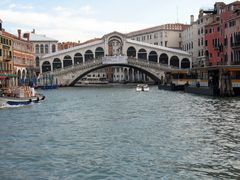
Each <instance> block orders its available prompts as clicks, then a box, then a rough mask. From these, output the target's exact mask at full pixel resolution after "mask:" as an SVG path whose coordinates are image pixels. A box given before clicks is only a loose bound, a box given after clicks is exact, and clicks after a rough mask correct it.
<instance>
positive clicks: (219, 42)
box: [205, 1, 240, 65]
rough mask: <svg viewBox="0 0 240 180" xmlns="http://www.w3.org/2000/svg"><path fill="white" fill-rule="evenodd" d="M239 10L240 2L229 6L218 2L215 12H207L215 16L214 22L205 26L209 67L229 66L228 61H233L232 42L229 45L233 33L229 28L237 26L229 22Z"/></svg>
mask: <svg viewBox="0 0 240 180" xmlns="http://www.w3.org/2000/svg"><path fill="white" fill-rule="evenodd" d="M239 9H240V2H239V1H235V2H233V3H230V4H227V5H226V4H224V3H223V2H218V3H216V4H215V5H214V10H213V11H208V12H207V13H211V16H213V22H212V23H210V24H208V25H206V26H205V45H206V52H205V54H206V56H207V58H208V60H209V65H218V64H229V62H228V60H229V59H231V57H230V54H231V52H230V51H231V46H229V45H230V44H231V42H230V43H229V41H231V35H232V33H233V32H229V30H228V28H229V27H230V28H231V27H233V26H234V25H235V24H234V22H232V23H230V22H229V20H230V19H231V18H232V17H233V15H234V14H235V12H236V11H238V10H239ZM238 27H239V26H238Z"/></svg>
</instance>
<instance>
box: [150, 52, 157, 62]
mask: <svg viewBox="0 0 240 180" xmlns="http://www.w3.org/2000/svg"><path fill="white" fill-rule="evenodd" d="M148 60H149V61H152V62H157V61H158V55H157V53H156V51H151V52H150V53H149V55H148Z"/></svg>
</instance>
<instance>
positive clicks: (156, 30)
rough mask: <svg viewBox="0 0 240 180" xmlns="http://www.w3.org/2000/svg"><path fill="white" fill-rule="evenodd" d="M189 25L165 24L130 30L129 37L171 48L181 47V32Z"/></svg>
mask: <svg viewBox="0 0 240 180" xmlns="http://www.w3.org/2000/svg"><path fill="white" fill-rule="evenodd" d="M188 27H189V25H187V24H180V23H175V24H164V25H160V26H156V27H151V28H147V29H142V30H139V31H134V32H130V33H128V34H127V37H128V38H131V39H133V40H136V41H141V42H146V43H150V44H154V45H159V46H164V47H169V48H175V49H181V48H182V37H181V35H182V34H181V33H182V31H184V30H185V29H186V28H188Z"/></svg>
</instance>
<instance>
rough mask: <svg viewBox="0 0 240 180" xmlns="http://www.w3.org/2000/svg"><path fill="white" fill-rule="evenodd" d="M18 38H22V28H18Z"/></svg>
mask: <svg viewBox="0 0 240 180" xmlns="http://www.w3.org/2000/svg"><path fill="white" fill-rule="evenodd" d="M17 31H18V39H21V29H18V30H17Z"/></svg>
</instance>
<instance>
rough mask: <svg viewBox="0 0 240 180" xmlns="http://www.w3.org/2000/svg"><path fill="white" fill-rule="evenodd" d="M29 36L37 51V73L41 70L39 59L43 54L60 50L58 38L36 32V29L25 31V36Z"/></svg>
mask: <svg viewBox="0 0 240 180" xmlns="http://www.w3.org/2000/svg"><path fill="white" fill-rule="evenodd" d="M28 36H29V41H30V42H31V43H33V49H34V53H35V56H34V58H35V63H34V67H35V71H36V73H37V75H38V74H39V72H40V68H39V60H40V59H41V58H42V56H44V55H46V54H49V53H54V52H56V51H58V40H56V39H53V38H49V37H47V36H46V35H43V34H36V32H35V29H34V30H33V31H32V32H30V33H24V34H23V38H25V39H27V38H28Z"/></svg>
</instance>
